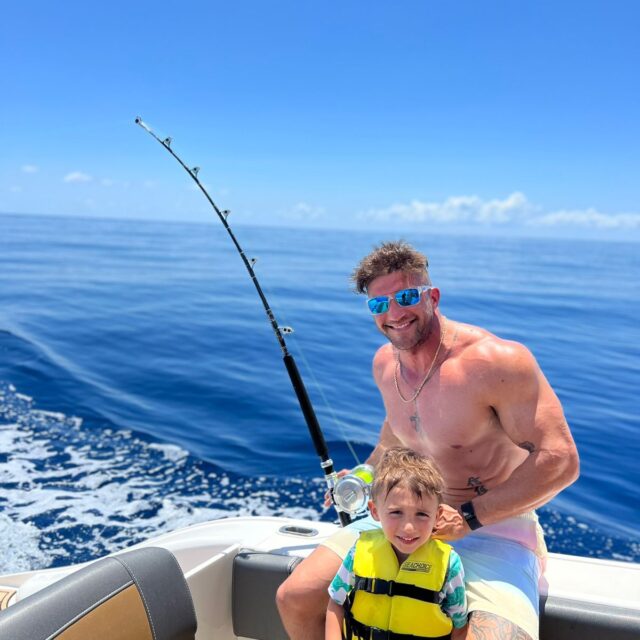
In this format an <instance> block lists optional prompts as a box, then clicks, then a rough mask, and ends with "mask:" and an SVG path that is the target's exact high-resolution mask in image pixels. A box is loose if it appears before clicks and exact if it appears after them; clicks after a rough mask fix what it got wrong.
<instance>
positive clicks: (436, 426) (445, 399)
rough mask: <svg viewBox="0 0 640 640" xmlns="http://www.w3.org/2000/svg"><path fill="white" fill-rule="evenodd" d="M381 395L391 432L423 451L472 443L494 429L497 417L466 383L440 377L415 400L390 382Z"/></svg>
mask: <svg viewBox="0 0 640 640" xmlns="http://www.w3.org/2000/svg"><path fill="white" fill-rule="evenodd" d="M383 398H384V401H385V407H386V410H387V419H388V421H389V424H390V427H391V430H392V431H393V433H394V435H395V436H396V437H397V438H398V439H399V440H400V441H401V442H402V443H403V444H404V445H405V446H410V447H412V448H415V449H416V450H419V451H423V452H424V453H432V454H433V453H435V452H436V451H438V450H440V449H450V448H453V449H456V448H462V447H469V446H473V445H474V444H476V443H477V442H478V441H481V440H482V439H483V438H484V437H486V435H487V431H488V430H492V429H493V428H495V424H494V423H495V422H496V420H497V418H496V416H495V413H494V412H493V411H492V409H491V408H490V407H488V406H486V405H484V404H483V403H482V401H481V399H480V398H479V397H478V394H476V393H474V391H473V389H471V388H469V386H468V385H463V384H457V383H456V382H455V381H454V382H451V381H447V380H446V379H445V380H443V379H442V378H441V377H439V376H438V377H435V378H434V380H431V381H430V383H429V385H426V386H425V388H424V389H423V390H422V391H421V392H420V394H419V395H418V397H417V398H415V400H413V399H411V397H409V398H406V400H408V401H405V400H403V399H402V398H401V397H400V395H399V394H398V391H397V389H396V387H395V384H394V383H393V381H391V384H385V385H384V388H383Z"/></svg>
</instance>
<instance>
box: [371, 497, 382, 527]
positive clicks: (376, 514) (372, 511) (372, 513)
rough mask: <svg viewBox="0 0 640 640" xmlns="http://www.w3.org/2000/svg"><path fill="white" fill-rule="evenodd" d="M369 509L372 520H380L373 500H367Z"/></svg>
mask: <svg viewBox="0 0 640 640" xmlns="http://www.w3.org/2000/svg"><path fill="white" fill-rule="evenodd" d="M369 511H370V512H371V517H372V518H373V519H374V520H377V521H378V522H380V516H379V515H378V509H377V508H376V504H375V502H374V501H373V500H369Z"/></svg>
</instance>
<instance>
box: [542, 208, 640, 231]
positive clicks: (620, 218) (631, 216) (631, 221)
mask: <svg viewBox="0 0 640 640" xmlns="http://www.w3.org/2000/svg"><path fill="white" fill-rule="evenodd" d="M531 224H534V225H540V226H553V225H565V226H572V227H597V228H599V229H640V213H613V214H607V213H600V212H599V211H596V210H595V209H585V210H579V209H577V210H572V211H564V210H563V211H554V212H553V213H547V214H545V215H542V216H539V217H537V218H535V219H534V220H532V221H531Z"/></svg>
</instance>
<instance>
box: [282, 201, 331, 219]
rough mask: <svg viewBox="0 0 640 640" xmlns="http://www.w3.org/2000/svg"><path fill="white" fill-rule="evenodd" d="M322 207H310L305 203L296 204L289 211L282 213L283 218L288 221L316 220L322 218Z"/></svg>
mask: <svg viewBox="0 0 640 640" xmlns="http://www.w3.org/2000/svg"><path fill="white" fill-rule="evenodd" d="M324 212H325V210H324V207H319V206H316V205H311V204H309V203H307V202H298V203H296V204H295V205H294V206H293V207H291V209H289V210H288V211H286V212H284V214H283V215H284V217H285V218H288V219H289V220H317V219H318V218H322V217H323V216H324Z"/></svg>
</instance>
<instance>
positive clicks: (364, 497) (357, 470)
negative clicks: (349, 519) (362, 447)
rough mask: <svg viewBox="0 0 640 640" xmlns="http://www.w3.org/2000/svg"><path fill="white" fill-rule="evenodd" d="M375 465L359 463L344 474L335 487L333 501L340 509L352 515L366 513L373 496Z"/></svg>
mask: <svg viewBox="0 0 640 640" xmlns="http://www.w3.org/2000/svg"><path fill="white" fill-rule="evenodd" d="M372 482H373V467H372V466H371V465H368V464H359V465H358V466H357V467H354V468H353V469H352V470H351V472H350V473H348V474H347V475H346V476H342V478H339V479H338V481H337V482H336V484H335V486H334V487H333V501H334V502H335V504H336V506H337V507H338V509H340V511H344V512H345V513H348V514H349V515H351V516H355V515H358V514H360V513H364V512H365V511H366V510H367V504H368V503H369V499H370V497H371V483H372Z"/></svg>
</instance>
